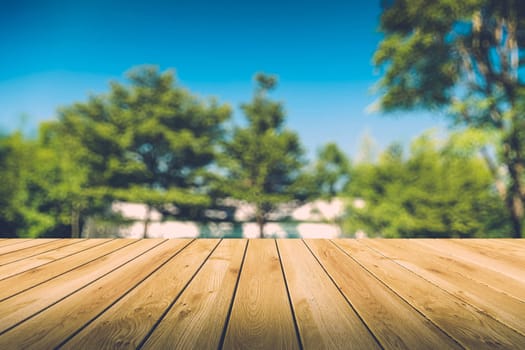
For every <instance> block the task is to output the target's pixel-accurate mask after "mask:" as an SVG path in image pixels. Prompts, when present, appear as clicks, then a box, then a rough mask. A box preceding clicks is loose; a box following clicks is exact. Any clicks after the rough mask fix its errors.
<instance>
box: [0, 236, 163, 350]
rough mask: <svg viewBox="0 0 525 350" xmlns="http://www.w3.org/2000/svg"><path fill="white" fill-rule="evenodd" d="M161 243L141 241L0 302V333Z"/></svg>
mask: <svg viewBox="0 0 525 350" xmlns="http://www.w3.org/2000/svg"><path fill="white" fill-rule="evenodd" d="M160 243H161V241H160V240H141V241H138V242H136V243H135V244H130V245H128V246H125V247H124V248H122V249H120V250H119V251H117V252H113V253H111V254H108V255H105V256H103V257H100V258H98V259H96V260H94V261H92V262H90V263H88V264H85V265H81V266H79V267H78V268H76V269H75V270H73V271H70V272H67V273H65V274H63V275H60V276H58V277H57V278H54V279H52V280H49V281H47V282H45V283H43V284H40V285H38V286H36V287H34V288H31V289H29V290H27V291H25V292H22V293H20V294H18V295H16V296H13V297H12V298H9V299H6V300H4V301H2V302H0V319H1V320H2V322H1V324H0V334H2V333H4V332H5V331H6V330H7V329H9V328H11V327H13V326H15V325H16V324H18V323H19V322H22V321H24V320H26V319H28V318H29V317H31V316H33V315H34V314H36V313H38V312H40V311H41V310H43V309H45V308H47V307H49V306H50V305H52V304H54V303H56V302H58V301H59V300H61V299H63V298H65V297H67V296H68V295H69V294H71V293H74V292H76V291H78V290H79V289H80V288H83V287H85V286H86V285H88V284H89V283H92V282H93V281H95V280H97V279H98V278H101V277H102V276H104V275H106V274H108V273H110V272H111V271H113V270H115V269H117V268H119V267H121V266H122V265H124V264H126V263H127V262H128V261H130V260H132V259H134V258H136V257H137V256H139V255H141V254H143V253H144V252H146V251H147V250H149V249H151V248H153V247H154V246H156V245H158V244H160ZM4 281H8V280H4ZM2 348H3V347H2V346H0V349H2ZM4 348H5V347H4Z"/></svg>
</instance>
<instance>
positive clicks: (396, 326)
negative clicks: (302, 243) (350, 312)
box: [306, 239, 462, 349]
mask: <svg viewBox="0 0 525 350" xmlns="http://www.w3.org/2000/svg"><path fill="white" fill-rule="evenodd" d="M306 243H307V245H308V246H309V247H310V249H311V250H312V252H313V253H314V255H315V256H316V257H317V259H318V260H319V261H320V263H321V264H322V265H323V266H324V268H325V270H326V271H327V272H328V273H329V275H330V276H331V277H332V279H333V280H334V282H335V283H336V284H337V287H338V288H339V289H340V290H341V292H342V293H343V294H344V296H345V297H346V299H347V300H348V302H349V303H351V304H352V306H353V308H354V309H355V310H356V311H357V313H358V314H359V315H360V316H361V317H362V319H363V321H364V322H365V323H366V324H367V325H368V327H369V329H370V330H371V331H372V333H373V334H374V335H375V336H376V338H377V339H378V340H379V342H380V343H381V345H382V347H383V348H385V349H418V348H421V349H438V348H446V349H462V347H461V346H459V345H458V344H457V343H456V342H455V341H454V340H453V339H452V338H450V337H449V336H448V335H447V334H445V333H444V332H443V331H442V330H441V329H439V328H437V327H436V326H435V325H434V324H433V323H432V322H430V321H429V320H428V319H426V318H425V317H424V316H422V315H421V314H420V313H419V312H417V311H416V310H415V309H414V308H412V307H411V306H410V304H408V303H407V302H406V301H405V300H403V299H401V298H400V297H399V296H398V295H397V294H395V293H394V292H392V291H391V290H390V289H389V288H388V287H387V286H385V285H384V284H383V283H382V282H380V281H379V280H378V279H376V278H375V277H374V276H373V275H371V274H370V273H369V272H368V271H366V270H365V269H363V267H362V266H361V265H359V264H358V263H357V262H356V261H355V260H354V259H352V258H350V257H349V256H348V255H346V254H344V253H343V252H342V251H341V250H340V249H339V248H338V247H337V246H335V245H334V244H332V243H331V242H329V241H327V240H311V239H309V240H307V241H306Z"/></svg>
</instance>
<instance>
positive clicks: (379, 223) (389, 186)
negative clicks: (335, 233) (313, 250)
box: [347, 133, 505, 238]
mask: <svg viewBox="0 0 525 350" xmlns="http://www.w3.org/2000/svg"><path fill="white" fill-rule="evenodd" d="M349 194H350V195H351V196H352V197H354V198H356V197H357V198H361V199H363V200H364V202H365V206H364V207H363V208H350V215H349V218H350V219H349V220H348V222H347V226H348V229H349V230H350V231H354V232H355V231H357V230H364V231H365V232H367V233H368V234H371V235H380V236H384V237H441V238H448V237H486V236H501V235H503V233H502V232H501V230H502V229H504V228H505V222H504V220H505V215H503V210H504V208H503V206H502V203H501V202H500V201H499V199H498V197H497V194H496V193H495V191H494V189H493V187H492V177H491V174H490V171H489V170H488V168H487V166H486V164H485V163H484V161H483V160H482V159H480V158H479V157H477V156H476V155H475V154H472V153H471V152H467V151H465V149H464V148H462V147H461V145H460V143H458V142H457V139H456V138H452V139H451V140H448V141H447V142H446V143H445V144H444V145H439V142H438V141H437V140H436V139H435V138H434V137H432V135H431V134H428V133H427V134H424V135H423V136H421V137H419V138H418V139H416V140H415V141H414V142H413V144H412V147H411V153H410V156H409V157H408V159H406V160H405V159H404V156H403V152H402V147H401V146H400V145H398V144H393V145H392V146H390V147H389V148H388V149H387V150H386V151H385V152H384V153H383V154H381V156H380V159H379V161H378V163H377V164H372V163H361V164H358V165H356V166H355V167H354V169H353V172H352V182H350V184H349Z"/></svg>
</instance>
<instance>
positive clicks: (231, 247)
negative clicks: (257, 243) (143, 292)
mask: <svg viewBox="0 0 525 350" xmlns="http://www.w3.org/2000/svg"><path fill="white" fill-rule="evenodd" d="M246 243H247V241H246V240H223V241H222V242H221V244H220V245H219V247H218V248H217V250H215V251H214V252H213V254H212V255H211V256H210V258H209V259H208V260H207V261H206V263H205V264H204V266H203V267H202V269H201V271H200V272H199V274H198V275H197V276H196V277H195V279H194V280H193V281H192V282H191V284H190V285H189V286H188V288H186V290H184V292H183V293H182V295H181V296H180V297H179V298H178V299H177V301H176V302H175V304H174V305H173V307H171V309H170V310H169V311H168V313H167V314H166V315H165V316H164V318H163V319H162V321H161V322H160V323H159V324H158V326H157V327H156V328H155V330H154V331H153V333H152V334H151V335H150V337H149V338H148V340H147V342H146V343H145V344H144V346H143V347H142V349H217V348H218V347H219V345H220V340H221V335H222V332H223V328H224V327H225V325H226V321H227V317H228V311H229V309H230V305H231V302H232V300H233V297H234V295H233V293H234V288H235V285H236V282H237V279H238V277H239V276H238V275H239V271H240V268H241V262H242V260H243V256H244V252H245V247H246Z"/></svg>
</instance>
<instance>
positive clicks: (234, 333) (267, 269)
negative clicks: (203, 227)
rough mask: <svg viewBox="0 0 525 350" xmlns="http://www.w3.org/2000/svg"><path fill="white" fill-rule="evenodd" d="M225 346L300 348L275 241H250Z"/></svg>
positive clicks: (241, 347)
mask: <svg viewBox="0 0 525 350" xmlns="http://www.w3.org/2000/svg"><path fill="white" fill-rule="evenodd" d="M223 348H224V349H299V342H298V339H297V332H296V330H295V326H294V319H293V315H292V310H291V306H290V303H289V300H288V296H287V291H286V285H285V281H284V277H283V273H282V269H281V264H280V262H279V255H278V252H277V248H276V245H275V241H274V240H250V241H249V242H248V247H247V251H246V256H245V259H244V264H243V267H242V271H241V274H240V277H239V284H238V287H237V292H236V295H235V300H234V301H233V306H232V310H231V314H230V319H229V321H228V325H227V330H226V334H225V338H224V343H223Z"/></svg>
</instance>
